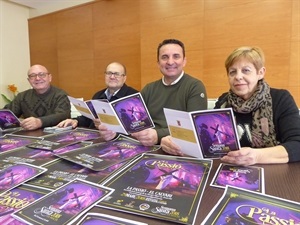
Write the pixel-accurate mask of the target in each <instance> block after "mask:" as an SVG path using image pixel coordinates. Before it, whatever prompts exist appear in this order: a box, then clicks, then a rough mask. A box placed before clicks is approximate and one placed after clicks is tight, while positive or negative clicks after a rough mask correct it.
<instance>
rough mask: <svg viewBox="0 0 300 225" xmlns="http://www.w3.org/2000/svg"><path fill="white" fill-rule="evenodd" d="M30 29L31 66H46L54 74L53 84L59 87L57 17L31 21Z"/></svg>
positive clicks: (51, 16)
mask: <svg viewBox="0 0 300 225" xmlns="http://www.w3.org/2000/svg"><path fill="white" fill-rule="evenodd" d="M28 29H29V36H30V38H29V48H30V64H31V65H34V64H42V65H45V66H46V67H47V69H48V70H49V71H50V72H51V74H52V82H53V83H54V84H56V85H59V76H58V65H57V63H58V58H57V45H56V19H55V15H53V14H50V15H48V16H43V17H39V18H35V19H31V20H29V27H28Z"/></svg>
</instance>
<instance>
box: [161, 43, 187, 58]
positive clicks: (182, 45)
mask: <svg viewBox="0 0 300 225" xmlns="http://www.w3.org/2000/svg"><path fill="white" fill-rule="evenodd" d="M168 44H175V45H179V46H180V47H181V48H182V52H183V57H185V48H184V44H183V43H182V42H181V41H179V40H177V39H165V40H163V41H162V42H161V43H159V45H158V47H157V61H158V60H159V50H160V49H161V47H162V46H164V45H168Z"/></svg>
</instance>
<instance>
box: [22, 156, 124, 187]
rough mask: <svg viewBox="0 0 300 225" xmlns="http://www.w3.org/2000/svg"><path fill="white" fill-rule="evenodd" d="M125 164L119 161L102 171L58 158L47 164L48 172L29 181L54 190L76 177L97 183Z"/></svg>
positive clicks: (31, 183)
mask: <svg viewBox="0 0 300 225" xmlns="http://www.w3.org/2000/svg"><path fill="white" fill-rule="evenodd" d="M123 164H124V163H119V164H115V165H113V166H111V167H108V168H106V169H105V170H102V171H94V170H91V169H88V168H86V167H83V166H81V165H78V164H76V163H72V162H70V161H67V160H63V159H58V160H57V161H54V162H51V163H49V164H47V165H46V166H45V168H46V169H47V172H45V173H43V174H41V175H40V176H38V177H36V178H35V179H33V180H30V181H28V182H27V183H28V184H30V185H34V186H38V187H42V188H49V189H53V190H55V189H58V188H60V187H61V186H63V185H65V184H66V183H68V182H70V181H72V180H75V179H81V180H87V181H90V182H93V183H96V184H100V183H101V182H102V181H103V180H104V179H106V178H107V177H108V176H109V175H111V174H112V173H113V172H114V171H115V170H117V169H119V168H120V167H121V166H122V165H123Z"/></svg>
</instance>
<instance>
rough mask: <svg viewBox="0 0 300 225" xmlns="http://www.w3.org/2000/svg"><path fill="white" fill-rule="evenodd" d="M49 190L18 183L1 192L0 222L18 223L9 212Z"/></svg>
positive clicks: (24, 205)
mask: <svg viewBox="0 0 300 225" xmlns="http://www.w3.org/2000/svg"><path fill="white" fill-rule="evenodd" d="M49 192H50V191H48V190H45V189H40V188H36V187H31V186H28V185H20V186H18V187H16V188H14V189H12V190H10V191H6V192H4V193H2V194H1V195H0V224H2V225H5V224H7V225H8V224H12V225H19V224H20V222H19V221H17V220H16V219H15V218H13V217H12V216H11V214H12V213H14V212H16V211H17V210H20V209H22V208H24V207H26V206H28V205H29V204H30V203H32V202H34V201H36V200H37V199H39V198H41V197H42V196H44V195H46V194H48V193H49Z"/></svg>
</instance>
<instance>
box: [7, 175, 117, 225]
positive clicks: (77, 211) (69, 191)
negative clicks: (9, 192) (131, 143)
mask: <svg viewBox="0 0 300 225" xmlns="http://www.w3.org/2000/svg"><path fill="white" fill-rule="evenodd" d="M112 191H113V190H112V189H110V188H107V187H104V186H101V185H97V184H94V183H91V182H87V181H83V180H80V179H76V180H73V181H71V182H69V183H67V184H66V185H64V186H62V187H61V188H59V189H57V190H55V191H53V192H50V193H49V194H47V195H45V196H44V197H43V198H40V199H38V200H37V201H35V202H33V203H32V204H30V205H28V206H27V207H25V208H23V209H21V210H19V211H17V212H15V213H13V214H12V216H13V217H14V218H16V219H18V220H20V221H22V222H24V223H26V224H34V225H40V224H43V225H57V224H72V223H73V222H74V221H76V220H77V219H78V218H80V217H81V216H82V215H83V214H84V213H86V212H87V211H88V210H89V209H90V208H91V207H93V206H94V205H95V204H97V203H98V202H99V201H101V200H102V199H103V198H104V197H107V196H108V195H109V194H111V192H112Z"/></svg>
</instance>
